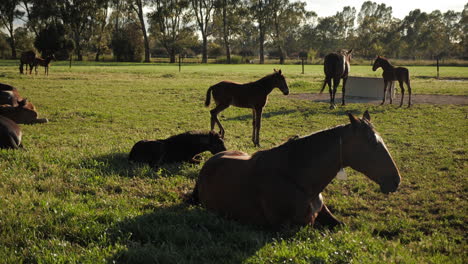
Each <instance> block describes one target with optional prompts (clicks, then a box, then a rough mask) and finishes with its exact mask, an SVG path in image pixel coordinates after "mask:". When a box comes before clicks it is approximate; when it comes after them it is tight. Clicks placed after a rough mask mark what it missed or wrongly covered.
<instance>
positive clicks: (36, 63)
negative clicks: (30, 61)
mask: <svg viewBox="0 0 468 264" xmlns="http://www.w3.org/2000/svg"><path fill="white" fill-rule="evenodd" d="M52 60H55V56H54V55H53V54H52V55H50V56H47V57H46V58H45V59H43V58H35V59H34V67H35V71H36V74H37V67H38V66H39V65H40V66H42V67H44V74H46V75H49V64H50V62H51V61H52Z"/></svg>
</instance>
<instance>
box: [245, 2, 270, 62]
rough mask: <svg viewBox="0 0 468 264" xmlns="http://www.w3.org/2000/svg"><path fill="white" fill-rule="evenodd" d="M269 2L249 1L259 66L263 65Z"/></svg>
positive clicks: (268, 19) (268, 23) (267, 29)
mask: <svg viewBox="0 0 468 264" xmlns="http://www.w3.org/2000/svg"><path fill="white" fill-rule="evenodd" d="M269 4H270V0H251V3H250V12H251V13H252V16H253V19H254V20H255V22H256V23H257V29H258V45H259V56H260V64H264V63H265V41H266V36H267V32H268V31H269V30H270V28H269V25H270V21H271V16H270V5H269Z"/></svg>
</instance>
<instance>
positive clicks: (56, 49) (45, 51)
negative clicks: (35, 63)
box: [34, 23, 72, 59]
mask: <svg viewBox="0 0 468 264" xmlns="http://www.w3.org/2000/svg"><path fill="white" fill-rule="evenodd" d="M70 42H71V40H70V39H67V38H66V30H65V27H64V26H63V25H62V24H60V23H58V24H50V25H49V26H47V27H46V28H44V29H42V30H41V31H39V34H38V36H37V37H36V39H35V40H34V47H36V49H37V50H39V52H40V53H41V54H42V56H43V57H45V56H47V55H50V54H55V57H56V58H57V59H67V58H68V57H69V56H70V54H69V50H68V47H69V46H70V45H72V44H70Z"/></svg>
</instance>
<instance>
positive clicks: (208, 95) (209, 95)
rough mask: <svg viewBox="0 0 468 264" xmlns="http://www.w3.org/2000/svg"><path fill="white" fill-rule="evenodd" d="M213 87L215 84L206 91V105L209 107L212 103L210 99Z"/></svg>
mask: <svg viewBox="0 0 468 264" xmlns="http://www.w3.org/2000/svg"><path fill="white" fill-rule="evenodd" d="M212 89H213V86H211V87H210V88H208V90H207V91H206V99H205V106H206V107H208V106H209V105H210V99H211V90H212Z"/></svg>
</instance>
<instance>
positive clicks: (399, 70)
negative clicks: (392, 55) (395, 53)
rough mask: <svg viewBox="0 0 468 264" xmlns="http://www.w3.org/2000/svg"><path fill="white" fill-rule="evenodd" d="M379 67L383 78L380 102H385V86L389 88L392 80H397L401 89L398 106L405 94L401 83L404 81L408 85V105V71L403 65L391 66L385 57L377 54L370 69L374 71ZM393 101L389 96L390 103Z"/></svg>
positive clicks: (409, 102)
mask: <svg viewBox="0 0 468 264" xmlns="http://www.w3.org/2000/svg"><path fill="white" fill-rule="evenodd" d="M379 67H382V69H383V73H382V76H383V79H384V95H383V100H382V104H384V103H385V95H386V94H387V87H388V89H389V90H390V87H391V86H392V83H393V82H394V81H398V84H400V89H401V102H400V107H401V106H402V105H403V97H404V96H405V88H404V87H403V83H406V86H408V94H409V100H408V107H410V106H411V86H410V78H409V71H408V69H407V68H405V67H395V66H393V65H392V64H391V63H390V62H389V61H388V60H387V59H386V58H384V57H380V56H377V58H376V59H375V61H374V65H373V66H372V70H373V71H376V70H377V69H378V68H379ZM391 103H393V100H392V96H390V104H391Z"/></svg>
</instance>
